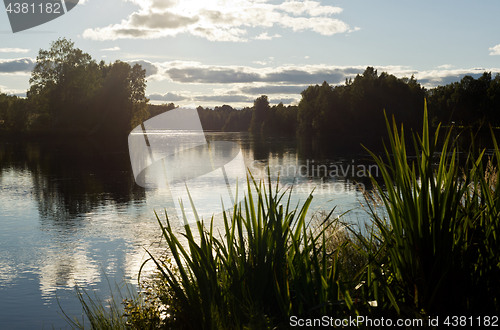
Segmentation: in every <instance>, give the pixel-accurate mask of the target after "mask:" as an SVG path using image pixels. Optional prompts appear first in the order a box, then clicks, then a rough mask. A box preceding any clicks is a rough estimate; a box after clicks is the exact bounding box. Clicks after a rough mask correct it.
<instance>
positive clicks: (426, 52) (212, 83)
mask: <svg viewBox="0 0 500 330" xmlns="http://www.w3.org/2000/svg"><path fill="white" fill-rule="evenodd" d="M498 12H500V3H499V2H497V1H493V0H490V1H483V2H481V3H472V2H465V1H461V2H459V3H457V2H456V1H453V2H452V1H442V2H439V3H430V2H428V3H422V2H419V3H418V4H416V3H411V4H406V3H399V2H396V1H390V2H384V3H374V2H369V1H358V2H355V3H354V2H352V1H336V2H331V1H272V0H219V1H218V0H205V1H203V0H185V1H178V0H111V1H107V2H106V3H103V2H99V1H96V0H84V1H81V0H80V2H79V4H78V5H77V6H76V7H75V8H73V9H72V10H71V12H67V13H66V14H65V15H63V16H61V17H59V18H57V19H54V20H53V21H50V22H48V23H45V24H43V25H40V26H38V27H35V28H32V29H29V30H26V31H22V32H18V33H12V30H11V27H10V24H9V20H8V17H7V12H6V11H5V10H0V17H3V18H0V34H1V35H2V43H1V45H0V91H1V92H3V93H7V94H15V95H23V94H25V92H26V90H27V89H28V88H29V78H30V74H31V70H32V69H33V67H34V65H35V63H36V62H35V61H36V56H37V55H38V51H39V49H49V48H50V43H51V42H53V41H56V40H57V39H58V38H67V39H70V40H71V41H73V42H74V43H75V47H77V48H80V49H81V50H82V51H84V52H86V53H89V54H90V55H91V56H92V58H93V59H95V60H96V61H97V62H99V61H101V60H104V61H105V62H106V63H110V62H114V61H116V60H122V61H126V62H129V63H132V64H133V63H139V64H142V66H143V68H144V69H146V72H147V80H148V82H147V89H146V94H147V96H148V98H150V100H151V101H150V103H151V104H165V103H175V104H176V105H180V106H184V105H187V104H195V105H196V106H202V107H203V108H212V109H213V108H215V107H216V106H222V105H224V104H227V105H229V106H231V107H233V108H239V109H241V108H244V107H251V106H252V105H253V101H254V100H255V99H256V98H257V97H259V96H260V95H263V94H264V95H268V96H269V99H270V103H271V105H273V104H278V103H280V102H282V103H283V104H284V105H290V104H291V105H294V104H298V102H299V101H300V97H301V96H300V92H301V91H303V90H304V89H306V88H307V87H308V86H310V85H316V84H321V83H323V81H326V82H328V83H329V84H330V85H342V84H344V82H345V80H346V78H347V79H348V78H354V77H355V76H356V75H357V74H362V73H363V72H364V70H365V69H366V67H368V66H371V67H373V68H374V69H376V70H377V71H378V73H379V74H380V73H381V72H387V73H389V74H393V75H395V76H396V77H398V78H403V77H407V78H410V77H411V76H412V75H414V76H415V78H416V79H417V80H418V82H419V83H420V84H422V85H423V86H425V87H426V88H432V87H435V86H438V85H446V84H449V83H452V82H455V81H459V80H460V79H461V78H463V77H464V76H465V75H471V76H473V77H474V78H478V77H479V76H481V75H482V74H483V72H491V73H492V76H495V74H497V73H500V37H498V35H496V31H498V30H499V28H500V23H499V22H498V20H496V15H497V13H498ZM89 18H91V19H89Z"/></svg>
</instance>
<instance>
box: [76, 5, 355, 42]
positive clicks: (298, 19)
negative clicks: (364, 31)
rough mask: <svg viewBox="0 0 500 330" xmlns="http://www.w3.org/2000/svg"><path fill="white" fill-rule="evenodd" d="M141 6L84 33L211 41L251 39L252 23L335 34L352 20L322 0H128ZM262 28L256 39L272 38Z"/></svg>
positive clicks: (107, 37) (100, 36)
mask: <svg viewBox="0 0 500 330" xmlns="http://www.w3.org/2000/svg"><path fill="white" fill-rule="evenodd" d="M128 1H132V2H134V3H136V4H137V5H139V6H140V9H139V10H137V11H136V12H134V13H132V14H131V15H129V16H128V17H127V18H126V19H123V20H122V21H121V23H119V24H114V25H109V26H107V27H98V28H93V29H87V30H85V31H84V33H83V37H85V38H89V39H94V40H116V39H121V38H143V39H153V38H161V37H165V36H175V35H177V34H180V33H186V34H191V35H195V36H198V37H202V38H206V39H208V40H210V41H232V42H245V41H248V39H247V38H245V36H246V35H247V34H248V31H247V29H248V28H250V27H252V28H266V29H267V28H270V27H273V26H277V27H282V28H286V29H291V30H292V31H295V32H297V31H313V32H316V33H319V34H322V35H326V36H330V35H333V34H336V33H346V32H347V33H348V32H352V31H356V30H357V29H359V28H354V29H350V28H349V25H348V24H347V23H345V22H343V21H341V20H339V19H335V18H331V17H330V16H331V15H333V14H339V13H341V12H342V8H339V7H332V6H323V5H321V4H320V2H318V1H287V2H284V3H281V4H270V3H267V2H266V1H262V0H183V1H174V0H128ZM278 36H279V35H277V34H275V35H274V36H268V35H267V32H263V33H262V34H260V35H259V36H258V37H256V38H255V39H262V40H269V39H270V38H276V37H278Z"/></svg>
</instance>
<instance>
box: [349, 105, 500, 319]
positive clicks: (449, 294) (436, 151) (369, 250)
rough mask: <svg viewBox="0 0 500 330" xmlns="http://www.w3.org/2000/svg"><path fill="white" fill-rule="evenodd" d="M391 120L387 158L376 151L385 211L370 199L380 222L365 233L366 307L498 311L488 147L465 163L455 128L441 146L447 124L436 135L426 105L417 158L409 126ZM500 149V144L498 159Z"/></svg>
mask: <svg viewBox="0 0 500 330" xmlns="http://www.w3.org/2000/svg"><path fill="white" fill-rule="evenodd" d="M386 123H387V128H388V132H389V146H388V147H386V148H385V161H384V158H383V157H381V156H376V155H375V154H373V153H371V152H370V154H371V156H372V157H373V159H374V160H375V162H376V163H377V165H378V166H379V171H380V173H381V176H382V178H383V184H382V183H378V182H377V181H376V180H375V179H374V178H373V180H372V182H373V184H374V186H375V190H376V195H377V196H378V198H380V200H381V203H382V205H383V212H379V211H377V207H375V205H374V203H373V200H371V201H370V200H367V202H368V205H369V208H370V213H371V217H372V219H373V223H374V225H375V229H374V231H373V232H372V233H371V234H370V235H368V236H366V237H363V236H361V235H359V241H360V242H361V244H360V246H359V251H360V252H363V253H364V254H365V256H366V258H367V259H368V260H369V262H368V264H367V265H366V267H365V268H364V269H363V272H362V273H361V274H360V277H359V279H358V281H359V283H360V286H359V291H360V292H361V295H362V297H363V298H362V301H363V302H364V312H366V313H370V314H371V315H385V316H387V315H396V314H397V315H405V316H409V317H420V318H426V317H428V316H430V315H466V314H471V313H472V314H474V313H479V314H481V313H482V314H484V313H487V312H498V298H497V297H500V295H499V293H500V292H499V291H498V283H492V282H493V281H495V280H494V279H495V277H494V276H498V270H499V266H500V262H499V261H500V259H499V257H498V256H499V255H498V247H499V245H498V243H499V242H498V233H499V232H498V222H499V210H500V207H499V206H500V200H499V198H498V197H499V196H498V194H499V193H500V190H499V189H498V188H499V187H498V181H496V182H495V183H493V182H492V180H491V179H489V178H491V177H493V176H492V175H491V174H490V175H489V176H486V177H485V168H484V165H483V163H484V150H483V151H481V152H478V153H475V152H473V150H472V149H471V152H469V154H468V157H467V159H466V160H465V165H464V167H463V168H462V167H461V165H460V164H459V162H458V147H457V146H456V144H455V143H454V141H452V139H451V132H452V131H451V130H449V131H448V132H447V133H446V134H445V135H444V141H443V142H442V145H440V143H439V137H440V127H438V128H437V130H436V132H435V136H434V138H431V134H430V131H429V125H428V118H427V108H426V106H425V109H424V126H423V131H422V135H421V136H419V135H414V138H413V147H414V152H415V154H416V158H414V160H411V159H410V158H409V157H408V153H407V146H406V141H405V138H404V136H405V135H404V130H403V126H401V130H400V131H399V130H398V127H397V125H396V123H395V122H394V120H393V125H392V127H391V125H390V124H389V120H387V118H386ZM493 139H494V137H493ZM494 143H495V146H496V141H495V140H494ZM499 156H500V154H499V151H498V149H495V154H494V155H493V158H494V161H493V163H498V160H499V159H500V157H499ZM490 169H491V165H490ZM496 173H497V171H496V170H494V171H493V174H496ZM464 174H465V175H464ZM368 302H371V304H369V303H368ZM374 302H376V303H374ZM375 306H376V307H375Z"/></svg>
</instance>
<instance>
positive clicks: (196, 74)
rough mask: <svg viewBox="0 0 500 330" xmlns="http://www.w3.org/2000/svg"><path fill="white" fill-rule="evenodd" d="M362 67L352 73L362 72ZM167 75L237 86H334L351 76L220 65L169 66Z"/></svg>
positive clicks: (314, 68) (317, 68)
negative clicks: (265, 84) (249, 84)
mask: <svg viewBox="0 0 500 330" xmlns="http://www.w3.org/2000/svg"><path fill="white" fill-rule="evenodd" d="M363 70H364V68H359V69H356V70H355V73H360V72H363ZM165 73H166V75H168V77H169V78H170V79H171V80H172V81H174V82H178V83H198V84H238V83H250V82H264V83H282V84H316V83H322V82H323V81H327V82H329V83H331V84H337V83H340V82H343V80H345V77H346V75H348V74H352V73H353V72H352V68H347V69H342V68H335V67H327V66H323V65H310V66H300V67H299V66H296V67H295V66H289V67H278V68H274V69H270V68H263V69H256V68H250V67H229V66H228V67H221V66H206V67H204V66H186V67H172V68H169V69H167V70H166V71H165Z"/></svg>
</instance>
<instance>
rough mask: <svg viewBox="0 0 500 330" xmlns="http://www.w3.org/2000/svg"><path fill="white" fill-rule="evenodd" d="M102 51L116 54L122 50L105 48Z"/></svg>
mask: <svg viewBox="0 0 500 330" xmlns="http://www.w3.org/2000/svg"><path fill="white" fill-rule="evenodd" d="M101 50H102V51H104V52H116V51H117V50H120V47H112V48H103V49H101Z"/></svg>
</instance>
